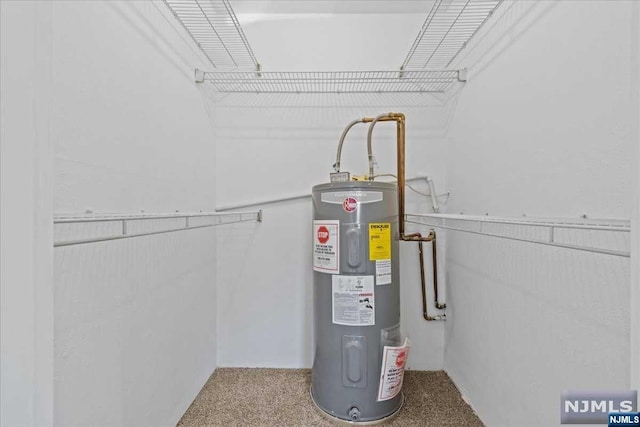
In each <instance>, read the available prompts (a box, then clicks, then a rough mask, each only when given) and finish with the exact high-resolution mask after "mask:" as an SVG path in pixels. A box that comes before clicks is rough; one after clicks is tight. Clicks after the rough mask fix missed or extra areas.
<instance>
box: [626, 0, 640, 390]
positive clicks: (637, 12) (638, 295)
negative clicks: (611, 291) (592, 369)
mask: <svg viewBox="0 0 640 427" xmlns="http://www.w3.org/2000/svg"><path fill="white" fill-rule="evenodd" d="M632 12H633V15H632V16H634V17H635V18H632V19H635V20H634V21H633V22H632V31H633V32H632V36H631V37H632V39H631V52H637V51H638V50H640V5H638V3H634V4H633V11H632ZM632 67H634V68H632V71H631V77H632V88H633V90H632V94H633V93H635V103H634V107H635V115H636V117H640V55H635V65H632ZM632 129H633V134H635V138H636V141H637V142H638V143H636V144H635V151H634V154H633V158H634V168H635V170H634V175H633V176H634V177H635V179H634V182H635V187H634V198H633V200H634V202H633V218H632V223H631V224H632V225H631V233H632V237H631V241H632V243H631V298H629V303H630V305H631V353H630V357H631V359H630V360H631V388H632V389H636V390H637V389H640V311H639V310H635V307H637V306H638V304H640V261H639V258H638V257H640V120H636V121H635V124H634V127H633V128H632Z"/></svg>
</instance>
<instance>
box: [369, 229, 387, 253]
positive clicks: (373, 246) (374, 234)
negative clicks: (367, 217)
mask: <svg viewBox="0 0 640 427" xmlns="http://www.w3.org/2000/svg"><path fill="white" fill-rule="evenodd" d="M383 259H391V223H389V222H377V223H376V222H372V223H370V224H369V260H370V261H380V260H383Z"/></svg>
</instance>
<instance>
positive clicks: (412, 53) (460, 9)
mask: <svg viewBox="0 0 640 427" xmlns="http://www.w3.org/2000/svg"><path fill="white" fill-rule="evenodd" d="M502 1H503V0H453V1H445V0H436V1H435V3H434V4H433V6H432V8H431V10H430V11H429V13H428V14H427V18H426V19H425V21H424V24H423V25H422V28H421V29H420V32H419V33H418V37H416V39H415V41H414V42H413V45H412V46H411V49H409V53H408V54H407V57H406V58H405V60H404V62H403V63H402V67H401V69H403V70H408V69H424V68H443V69H446V68H448V67H449V66H450V65H451V63H452V62H453V60H454V59H455V58H456V57H457V56H458V54H459V53H460V51H461V50H462V49H464V48H465V47H466V45H467V43H468V42H469V40H470V39H471V38H472V37H473V36H474V35H475V34H476V32H477V31H478V30H479V29H480V27H482V25H483V24H484V23H485V22H486V21H487V20H488V19H489V18H490V17H491V16H492V15H493V13H494V12H495V10H496V9H497V8H498V6H500V4H501V3H502Z"/></svg>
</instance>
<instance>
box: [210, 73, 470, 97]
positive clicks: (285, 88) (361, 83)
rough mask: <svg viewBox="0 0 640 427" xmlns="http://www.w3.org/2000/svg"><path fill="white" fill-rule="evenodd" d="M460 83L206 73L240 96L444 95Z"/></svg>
mask: <svg viewBox="0 0 640 427" xmlns="http://www.w3.org/2000/svg"><path fill="white" fill-rule="evenodd" d="M459 79H460V72H458V71H457V70H439V71H438V70H436V71H433V70H422V71H404V72H399V71H306V72H262V73H256V72H205V73H204V81H206V82H209V83H211V84H212V85H213V86H214V87H215V89H216V90H217V91H218V92H238V93H241V92H249V93H391V92H393V93H408V92H412V93H420V92H445V91H446V90H447V89H448V88H449V87H450V86H451V85H452V84H453V83H455V82H457V81H459Z"/></svg>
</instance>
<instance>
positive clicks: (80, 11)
mask: <svg viewBox="0 0 640 427" xmlns="http://www.w3.org/2000/svg"><path fill="white" fill-rule="evenodd" d="M52 28H53V30H52V31H53V32H52V34H53V39H52V69H53V86H52V98H53V100H52V111H53V113H52V120H51V129H50V132H51V138H52V141H53V144H54V146H55V163H54V168H55V197H54V212H56V213H65V212H74V213H77V212H80V213H81V212H84V211H85V209H93V210H94V211H95V212H139V211H140V210H145V212H174V211H175V210H181V211H194V210H199V209H202V210H212V209H213V206H214V204H215V179H216V177H215V173H214V165H215V146H214V143H215V141H214V139H213V132H212V128H211V122H210V120H209V117H208V113H207V104H206V103H205V99H206V98H205V93H204V92H203V91H204V88H203V87H202V86H199V85H197V84H195V83H194V81H193V69H194V68H195V67H199V68H204V66H205V64H206V62H205V61H204V60H203V58H202V56H201V53H200V52H199V51H198V50H197V47H195V46H194V45H193V42H192V40H191V39H190V38H189V36H188V35H187V34H186V33H184V30H183V29H181V28H180V27H179V24H177V23H176V21H175V18H173V16H172V15H171V13H170V11H168V10H167V9H166V7H165V5H164V4H163V3H162V2H157V1H156V2H146V1H140V2H112V1H105V2H95V1H91V2H75V1H69V2H55V3H54V4H53V24H52ZM95 227H98V225H87V226H85V228H82V229H79V230H80V232H82V233H87V234H91V233H92V232H93V231H94V229H95ZM77 231H78V230H76V232H77ZM54 259H55V281H54V285H55V423H56V424H57V425H105V426H113V425H140V426H143V425H147V426H151V425H153V426H160V425H166V426H170V425H175V424H176V422H177V421H178V420H179V418H180V417H181V416H182V414H183V413H184V411H185V410H186V408H187V407H188V405H189V404H190V403H191V400H192V399H193V398H194V397H195V395H196V394H197V392H198V391H199V390H200V388H201V387H202V385H203V384H204V382H205V381H206V380H207V378H208V377H209V376H210V374H211V373H212V372H213V370H214V369H215V367H216V277H215V276H216V231H215V230H214V229H211V228H209V229H199V230H191V231H188V232H177V233H170V234H162V235H156V236H149V237H140V238H132V239H125V240H119V241H113V242H104V243H95V244H87V245H80V246H71V247H60V248H56V249H55V258H54Z"/></svg>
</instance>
